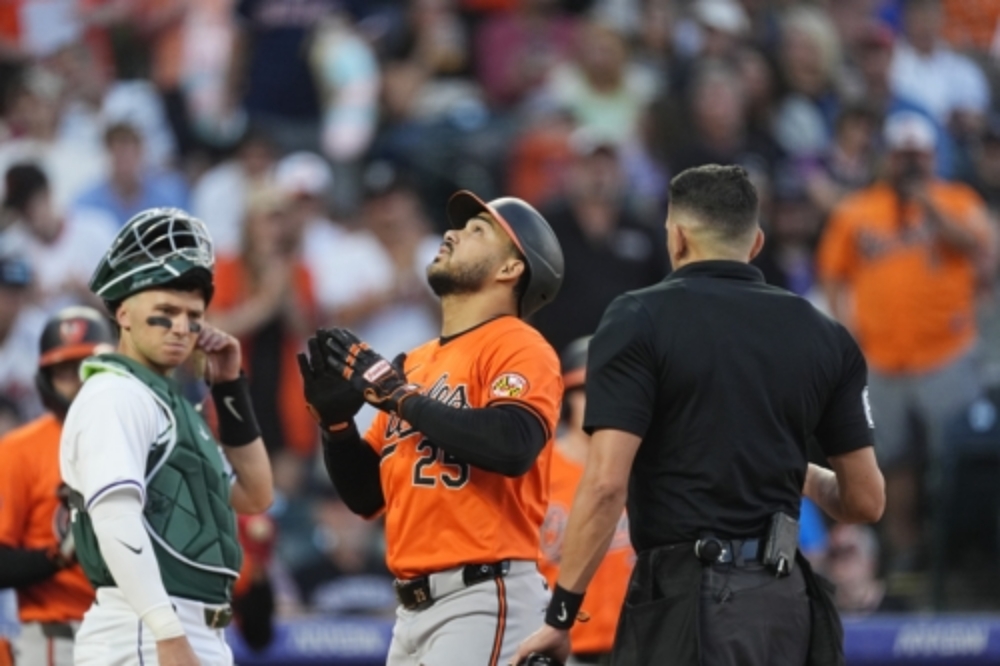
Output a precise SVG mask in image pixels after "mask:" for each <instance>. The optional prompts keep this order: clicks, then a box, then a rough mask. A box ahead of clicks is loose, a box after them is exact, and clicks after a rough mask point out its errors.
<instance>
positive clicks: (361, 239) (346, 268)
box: [302, 218, 393, 312]
mask: <svg viewBox="0 0 1000 666" xmlns="http://www.w3.org/2000/svg"><path fill="white" fill-rule="evenodd" d="M302 259H303V261H304V262H305V265H306V267H307V268H308V269H309V272H310V274H311V275H312V279H313V289H314V290H315V293H316V301H317V303H318V304H319V307H320V309H321V310H323V311H326V312H329V311H331V310H337V309H340V308H344V307H347V306H349V305H353V304H355V303H358V302H360V301H361V300H363V299H365V298H369V297H370V296H371V295H372V294H378V293H382V292H384V291H386V290H387V289H388V288H389V287H390V286H391V285H392V280H393V264H392V259H390V258H389V255H388V254H387V253H386V251H385V250H384V249H382V244H381V243H379V241H378V239H377V238H376V237H375V235H374V234H372V233H371V232H370V231H366V230H363V229H359V230H348V229H345V228H344V227H343V226H341V225H339V224H337V223H336V222H332V221H330V220H326V219H322V218H320V219H316V220H313V221H312V222H310V223H309V224H307V225H306V228H305V231H304V233H303V238H302Z"/></svg>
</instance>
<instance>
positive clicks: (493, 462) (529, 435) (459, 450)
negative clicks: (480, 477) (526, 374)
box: [400, 395, 549, 477]
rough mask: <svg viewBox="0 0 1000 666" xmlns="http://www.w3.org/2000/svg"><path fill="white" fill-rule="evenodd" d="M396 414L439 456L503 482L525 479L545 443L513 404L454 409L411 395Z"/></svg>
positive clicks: (536, 425) (535, 423)
mask: <svg viewBox="0 0 1000 666" xmlns="http://www.w3.org/2000/svg"><path fill="white" fill-rule="evenodd" d="M400 413H401V415H402V417H403V418H404V419H405V420H406V421H407V422H408V423H409V424H410V425H412V426H413V427H414V428H416V429H417V430H419V431H420V432H421V434H423V435H424V436H425V437H427V438H428V439H429V440H431V441H432V442H434V444H435V445H437V446H439V447H441V449H442V450H444V452H445V453H449V454H451V455H453V456H455V457H456V458H458V459H459V460H461V461H462V462H465V463H468V464H470V465H472V466H473V467H478V468H479V469H483V470H486V471H487V472H495V473H497V474H503V475H504V476H510V477H516V476H521V475H522V474H525V473H527V472H528V470H530V469H531V467H532V465H534V464H535V459H537V458H538V454H539V453H541V452H542V449H543V448H545V443H546V442H547V441H548V440H549V433H548V430H547V429H546V427H545V425H544V424H543V422H542V420H541V419H540V418H539V417H538V416H537V415H536V414H535V413H534V412H531V411H529V409H528V408H526V407H522V406H519V405H514V404H502V405H497V406H494V407H480V408H475V409H455V408H454V407H450V406H448V405H446V404H444V403H442V402H438V401H437V400H434V399H433V398H429V397H427V396H425V395H414V396H413V397H411V398H409V399H407V400H405V401H404V402H403V403H402V405H401V407H400Z"/></svg>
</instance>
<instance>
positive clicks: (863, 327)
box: [818, 182, 990, 372]
mask: <svg viewBox="0 0 1000 666" xmlns="http://www.w3.org/2000/svg"><path fill="white" fill-rule="evenodd" d="M929 196H930V197H931V199H932V200H933V202H934V204H935V205H936V206H937V207H938V209H939V210H940V211H941V212H942V213H943V214H944V215H946V216H948V217H949V219H951V220H953V221H955V222H956V223H959V224H962V225H964V226H966V227H967V228H970V229H972V230H974V231H975V232H976V233H977V234H979V235H980V237H981V239H982V243H983V244H984V246H985V245H986V244H987V243H988V242H989V239H990V228H989V226H988V223H987V222H986V217H985V213H984V208H983V203H982V200H981V199H980V198H979V196H978V195H977V194H976V193H975V192H974V191H973V190H972V189H970V188H968V187H966V186H964V185H959V184H952V183H945V182H935V183H933V184H931V186H930V190H929ZM898 208H899V202H898V198H897V197H896V195H895V193H894V192H893V190H892V189H891V188H890V187H889V186H888V185H886V184H884V183H880V184H876V185H874V186H872V187H870V188H867V189H865V190H862V191H860V192H858V193H857V194H855V195H853V196H851V197H849V198H847V199H845V200H844V201H843V202H842V203H841V204H840V205H839V206H838V207H837V208H836V209H835V210H834V211H833V214H832V216H831V218H830V222H829V224H828V225H827V229H826V232H825V234H824V236H823V239H822V241H821V243H820V247H819V253H818V264H819V273H820V276H821V277H822V278H823V279H824V280H834V281H843V282H846V283H847V284H848V285H849V287H850V290H851V292H852V295H853V300H854V331H853V332H854V335H855V336H856V337H857V339H858V343H859V344H860V345H861V348H862V349H863V350H864V352H865V356H866V357H867V358H868V362H869V363H870V364H871V365H872V366H873V367H874V368H875V369H877V370H881V371H883V372H924V371H927V370H931V369H933V368H935V367H938V366H940V365H942V364H944V363H946V362H948V361H950V360H952V359H953V358H955V357H956V356H958V355H959V354H960V353H962V352H963V351H965V350H966V349H968V348H969V347H970V345H971V344H972V343H973V340H974V338H975V336H976V325H975V293H976V268H975V263H974V261H973V259H972V258H971V257H969V256H967V255H965V254H963V253H962V252H960V251H958V250H956V249H954V248H952V247H950V246H949V245H948V244H947V243H945V242H944V241H942V240H940V239H939V238H938V237H937V236H936V234H935V233H934V232H933V231H932V230H931V228H930V227H929V226H928V224H929V223H928V222H927V221H926V220H925V218H924V213H923V211H922V210H921V208H920V207H919V205H918V204H916V203H913V204H908V205H907V208H906V210H905V212H904V214H903V215H902V218H903V220H902V223H901V221H900V217H901V215H900V212H899V210H898Z"/></svg>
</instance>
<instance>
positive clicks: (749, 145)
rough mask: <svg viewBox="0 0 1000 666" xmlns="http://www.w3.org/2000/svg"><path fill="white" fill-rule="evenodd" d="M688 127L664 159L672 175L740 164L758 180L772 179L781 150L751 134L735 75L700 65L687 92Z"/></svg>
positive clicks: (766, 138) (721, 67)
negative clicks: (703, 165)
mask: <svg viewBox="0 0 1000 666" xmlns="http://www.w3.org/2000/svg"><path fill="white" fill-rule="evenodd" d="M689 92H690V95H691V97H690V101H689V109H688V113H689V124H687V125H684V126H681V131H682V132H683V137H682V138H681V139H680V141H679V146H678V147H677V149H676V150H675V151H673V152H672V154H669V155H668V159H667V162H668V164H669V165H670V170H671V171H672V172H673V173H680V172H681V171H684V170H685V169H689V168H691V167H695V166H700V165H702V164H712V163H717V164H739V165H741V166H743V167H744V168H745V169H746V170H747V171H749V172H750V173H751V174H753V175H754V177H755V178H760V177H761V176H762V175H766V176H768V177H770V175H771V174H772V173H773V171H774V169H775V166H776V164H777V162H778V160H779V159H780V157H781V150H780V148H778V146H777V145H776V144H775V143H774V141H773V140H772V139H771V138H770V137H769V136H768V135H766V134H761V133H756V132H751V131H749V129H748V127H747V124H746V114H745V113H744V110H745V108H746V107H745V104H746V97H745V91H744V88H743V86H742V84H741V82H740V79H739V78H738V76H737V74H736V72H734V71H733V70H732V68H730V67H729V66H728V65H725V64H722V63H720V62H716V61H708V62H706V63H703V64H702V65H701V67H700V68H699V70H698V71H697V72H696V73H695V75H694V79H693V81H692V83H691V87H690V90H689Z"/></svg>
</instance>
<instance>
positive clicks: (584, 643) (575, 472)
mask: <svg viewBox="0 0 1000 666" xmlns="http://www.w3.org/2000/svg"><path fill="white" fill-rule="evenodd" d="M589 341H590V339H589V338H580V339H578V340H576V341H574V342H572V343H571V344H570V345H569V346H568V347H567V348H566V350H565V351H564V352H563V355H562V371H563V387H564V391H565V393H564V394H563V411H562V415H563V426H564V428H565V430H564V432H563V434H562V436H560V438H559V439H558V440H557V441H556V447H555V450H554V451H553V452H552V468H551V472H550V476H549V509H548V512H547V513H546V514H545V523H543V525H542V554H541V557H540V558H539V560H538V564H539V567H540V568H541V571H542V574H543V575H544V576H545V578H546V579H547V580H548V582H549V585H550V586H552V587H554V586H555V584H556V578H557V576H558V573H559V561H560V559H561V556H562V542H563V536H564V535H565V531H566V520H567V518H568V517H569V510H570V507H571V506H572V505H573V496H574V495H575V494H576V487H577V486H578V485H579V484H580V479H581V478H583V467H584V464H585V463H586V461H587V450H588V446H589V444H590V437H589V436H588V435H587V433H585V432H584V430H583V412H584V406H585V405H586V396H585V394H584V390H583V387H584V380H585V377H586V368H587V343H588V342H589ZM634 562H635V552H634V551H633V550H632V545H631V542H630V541H629V535H628V517H627V516H626V514H625V513H624V512H622V517H621V520H620V521H618V527H617V529H616V530H615V535H614V538H613V539H612V541H611V547H610V548H609V549H608V554H607V555H606V556H605V558H604V561H603V562H601V566H600V567H599V568H598V569H597V573H596V574H595V575H594V580H593V582H591V584H590V588H589V592H588V594H587V597H586V599H585V601H584V604H583V607H582V608H581V612H580V617H581V618H586V620H587V621H586V622H577V623H576V624H575V625H573V628H572V630H571V631H570V644H571V645H572V648H573V656H572V657H571V658H570V660H569V662H567V666H582V665H583V664H608V663H610V658H611V647H612V646H613V645H614V642H615V629H616V628H617V626H618V616H619V614H620V612H621V607H622V603H623V602H624V601H625V592H626V591H627V590H628V581H629V577H630V576H631V575H632V565H633V563H634Z"/></svg>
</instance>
